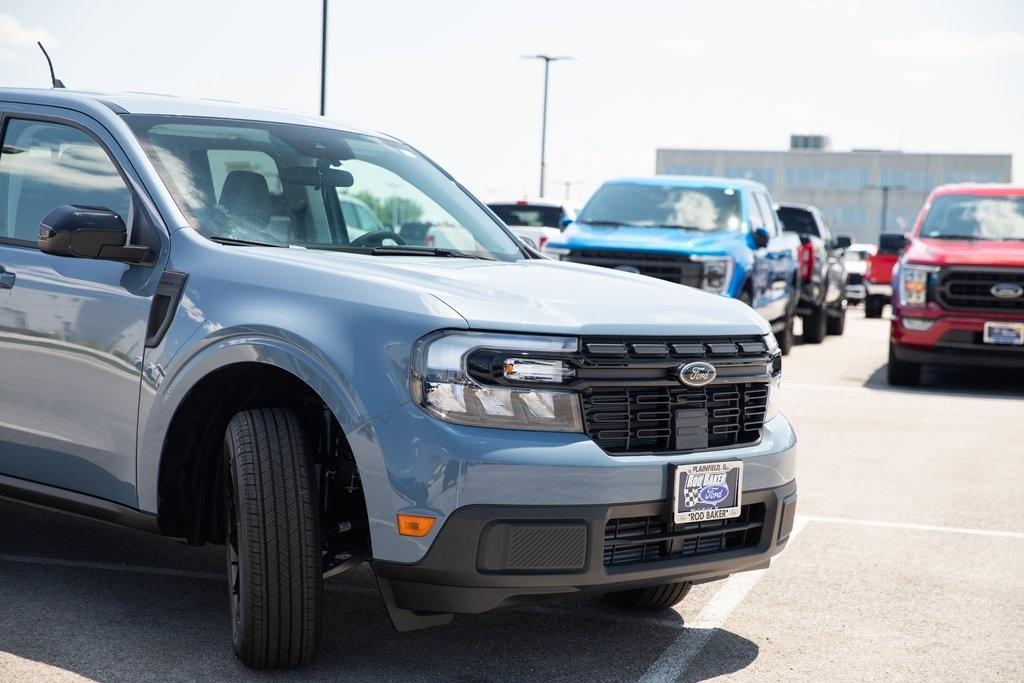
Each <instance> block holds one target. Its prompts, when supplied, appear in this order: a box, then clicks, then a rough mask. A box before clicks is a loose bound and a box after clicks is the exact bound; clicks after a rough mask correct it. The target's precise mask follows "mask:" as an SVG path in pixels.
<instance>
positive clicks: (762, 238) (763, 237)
mask: <svg viewBox="0 0 1024 683" xmlns="http://www.w3.org/2000/svg"><path fill="white" fill-rule="evenodd" d="M750 235H751V237H753V238H754V246H755V247H756V248H758V249H762V248H764V247H767V246H768V240H769V238H770V237H771V236H770V235H769V234H768V228H754V231H753V232H752V233H750Z"/></svg>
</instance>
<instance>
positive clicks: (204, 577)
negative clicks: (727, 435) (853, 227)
mask: <svg viewBox="0 0 1024 683" xmlns="http://www.w3.org/2000/svg"><path fill="white" fill-rule="evenodd" d="M887 325H888V324H887V322H886V321H884V320H866V319H864V318H863V313H862V312H861V310H859V309H853V310H852V311H851V314H850V318H849V321H848V325H847V333H846V335H845V336H843V337H842V338H829V339H828V340H827V342H826V343H825V344H823V345H820V346H809V345H801V346H798V347H797V348H795V349H794V351H793V353H792V354H791V355H790V356H789V357H788V358H787V359H786V362H785V374H784V377H785V379H784V392H785V394H784V397H783V408H784V411H785V412H786V413H787V415H789V417H790V419H791V420H792V421H793V423H794V424H795V426H796V429H797V433H798V435H799V438H800V462H799V479H798V481H799V488H800V508H799V512H800V515H799V517H798V520H797V530H798V533H797V535H796V536H795V537H794V538H793V540H792V541H791V542H790V547H789V548H788V549H787V550H786V552H784V553H783V554H782V555H781V556H779V558H777V560H776V561H775V562H774V563H773V565H772V567H771V569H769V570H767V571H759V572H751V573H746V574H741V575H737V576H735V577H732V578H730V579H728V580H726V581H722V582H717V583H712V584H705V585H702V586H697V587H696V588H694V590H693V591H692V592H691V593H690V595H689V597H688V598H687V599H686V600H685V601H684V602H683V604H682V605H680V606H679V608H678V609H677V610H675V611H666V612H665V613H663V614H659V615H654V616H637V615H636V614H633V613H629V612H624V611H619V610H616V609H613V608H611V607H607V606H605V605H603V604H602V603H601V602H600V601H596V600H590V599H570V600H563V601H559V602H548V603H544V604H543V605H538V606H524V607H518V608H513V609H508V610H504V611H499V612H493V613H490V614H486V615H481V616H476V617H456V618H455V621H454V623H453V624H452V625H451V626H449V627H444V628H439V629H432V630H426V631H420V632H415V633H406V634H398V633H395V632H393V631H392V630H391V627H390V625H389V623H388V621H387V617H386V615H385V613H384V609H383V607H382V605H381V603H380V599H379V598H378V596H377V593H376V588H375V587H374V583H373V580H372V577H371V575H370V574H369V572H368V571H365V570H356V571H354V572H351V573H349V574H347V575H343V576H341V577H337V578H335V579H333V580H332V581H331V582H330V583H329V590H328V616H327V629H326V632H327V636H326V639H325V642H324V643H323V646H322V648H321V654H320V657H319V659H318V660H317V662H316V664H315V665H314V666H312V667H310V668H307V669H304V670H301V671H298V672H291V673H288V674H284V675H282V674H279V673H278V674H274V677H275V678H293V679H300V680H309V679H338V678H361V679H380V680H403V681H411V680H437V679H444V680H456V681H487V680H538V679H543V680H590V681H602V680H607V681H628V680H674V679H679V680H704V679H708V678H715V677H723V678H724V679H737V680H779V679H787V680H793V679H801V680H894V679H895V680H928V679H943V680H963V679H974V680H1022V679H1024V636H1022V633H1024V507H1022V506H1021V505H1020V500H1021V490H1022V489H1021V482H1022V481H1024V458H1022V457H1021V456H1022V454H1024V451H1022V446H1021V444H1022V443H1024V376H1021V375H1008V374H1005V373H1000V372H985V373H979V372H974V371H964V370H960V371H955V372H954V371H942V372H935V371H930V372H929V373H928V374H926V377H925V384H924V386H922V387H921V388H920V389H912V390H909V389H900V390H895V389H890V388H889V387H888V386H886V384H885V381H884V366H885V358H886V347H885V339H886V334H887ZM221 552H222V551H221V549H220V548H217V547H210V548H201V549H193V548H187V547H184V546H180V545H177V544H176V543H174V542H172V541H169V540H166V539H161V538H156V537H151V536H147V535H145V534H142V533H139V532H134V531H130V530H124V529H120V528H116V527H112V526H107V525H103V524H100V523H94V522H90V521H86V520H80V519H77V518H74V517H70V516H65V515H60V514H56V513H51V512H46V511H41V510H36V509H34V508H30V507H26V506H23V505H19V504H15V503H9V502H0V680H4V681H9V680H33V681H39V680H71V679H74V678H77V677H84V678H89V679H96V680H161V681H164V680H182V679H215V680H221V679H258V678H263V677H264V676H263V675H258V674H253V673H252V672H250V671H248V670H246V669H245V668H244V667H242V666H241V665H240V664H239V663H238V662H237V660H236V659H235V657H234V656H233V655H232V653H231V648H230V644H229V640H228V638H229V633H230V627H229V624H228V611H227V604H226V598H227V590H226V584H225V581H224V579H223V577H222V557H221Z"/></svg>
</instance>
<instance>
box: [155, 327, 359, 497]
mask: <svg viewBox="0 0 1024 683" xmlns="http://www.w3.org/2000/svg"><path fill="white" fill-rule="evenodd" d="M201 332H202V328H201V329H200V330H198V331H197V332H196V334H201ZM278 334H280V333H278ZM205 341H206V343H205V344H201V345H200V344H196V345H194V347H199V349H200V350H198V351H197V352H195V353H192V354H189V355H188V356H187V357H185V358H172V359H171V360H170V362H169V363H168V365H167V366H166V367H159V366H156V365H154V364H147V366H146V372H145V373H144V378H143V382H142V390H141V392H140V400H139V431H138V465H137V467H138V471H137V477H138V495H139V507H140V509H142V510H144V511H146V512H153V513H155V512H156V511H157V507H158V499H157V491H158V485H159V473H160V460H161V457H162V454H163V445H164V441H165V439H166V437H167V431H168V429H169V428H170V425H171V422H172V421H173V419H174V415H175V413H176V412H177V410H178V407H179V406H180V405H181V403H182V401H183V400H184V399H185V397H186V396H187V395H188V392H189V391H190V390H191V389H192V388H193V387H195V386H196V385H197V384H198V383H199V382H200V381H202V379H203V378H205V377H206V376H208V375H209V374H210V373H212V372H214V371H216V370H219V369H221V368H224V367H226V366H229V365H234V364H237V363H263V364H266V365H271V366H274V367H276V368H279V369H281V370H284V371H286V372H288V373H290V374H292V375H294V376H295V377H297V378H298V379H300V380H302V381H303V382H305V383H306V384H307V385H309V387H310V388H312V389H313V391H315V392H316V393H317V394H318V395H319V396H320V398H321V399H323V401H324V403H325V404H327V406H328V407H329V408H330V410H331V411H332V412H333V413H334V416H335V418H336V419H337V420H338V422H339V424H340V425H341V427H342V429H343V430H344V431H346V432H348V431H351V430H353V429H355V428H356V427H358V426H359V425H360V424H362V423H363V422H365V421H367V420H368V419H369V418H371V417H372V415H371V414H369V411H368V410H367V408H366V406H365V405H364V404H363V402H362V401H361V400H360V398H359V395H358V394H357V393H356V392H355V390H354V389H353V387H352V386H351V384H350V382H349V381H348V380H347V379H346V378H344V377H342V376H341V375H340V374H339V373H338V372H337V371H336V370H334V369H333V368H332V367H331V365H330V364H329V363H328V362H327V361H326V359H324V358H321V357H319V355H318V354H317V353H316V352H315V351H311V350H309V349H308V348H304V346H303V345H302V344H301V343H300V342H299V340H297V339H287V338H285V336H278V335H277V334H270V333H269V331H263V332H261V331H257V330H239V331H235V332H228V331H221V333H220V334H217V335H216V337H215V338H214V339H208V340H205Z"/></svg>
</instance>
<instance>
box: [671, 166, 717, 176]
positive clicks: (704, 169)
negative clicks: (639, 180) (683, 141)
mask: <svg viewBox="0 0 1024 683" xmlns="http://www.w3.org/2000/svg"><path fill="white" fill-rule="evenodd" d="M714 171H715V169H714V168H712V167H711V166H700V165H696V164H671V165H669V166H666V167H665V173H667V174H668V175H714Z"/></svg>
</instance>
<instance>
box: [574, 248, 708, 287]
mask: <svg viewBox="0 0 1024 683" xmlns="http://www.w3.org/2000/svg"><path fill="white" fill-rule="evenodd" d="M565 260H566V261H572V262H574V263H584V264H587V265H590V266H602V267H604V268H619V267H620V266H625V267H626V268H629V269H635V270H636V272H638V273H640V274H641V275H647V276H649V277H656V278H658V279H659V280H668V281H669V282H675V283H678V284H681V285H688V286H690V287H700V279H701V264H700V263H697V262H695V261H691V260H690V258H689V257H688V256H685V255H679V256H673V255H670V254H661V253H649V252H645V251H606V250H604V249H573V250H572V251H570V252H569V255H568V256H566V257H565Z"/></svg>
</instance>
